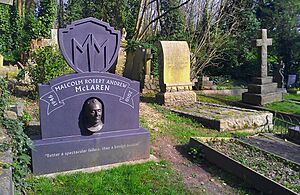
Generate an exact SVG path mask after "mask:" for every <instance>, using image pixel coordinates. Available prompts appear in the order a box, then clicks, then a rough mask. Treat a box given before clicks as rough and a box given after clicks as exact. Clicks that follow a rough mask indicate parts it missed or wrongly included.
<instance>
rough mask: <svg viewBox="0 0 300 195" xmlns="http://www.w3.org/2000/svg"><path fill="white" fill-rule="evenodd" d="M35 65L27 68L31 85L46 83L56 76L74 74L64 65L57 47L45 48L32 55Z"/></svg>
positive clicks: (64, 62)
mask: <svg viewBox="0 0 300 195" xmlns="http://www.w3.org/2000/svg"><path fill="white" fill-rule="evenodd" d="M32 59H33V61H34V62H35V63H36V64H34V65H31V66H30V67H29V76H30V77H31V79H32V82H33V84H35V86H36V87H37V84H38V83H47V82H49V81H50V80H51V79H53V78H56V77H58V76H61V75H64V74H68V73H72V72H74V71H73V70H72V69H71V68H70V67H69V66H68V65H67V63H66V61H65V60H64V58H63V56H62V55H61V54H60V52H59V50H58V48H57V47H53V46H45V47H42V48H39V49H37V50H36V51H35V52H34V53H33V55H32Z"/></svg>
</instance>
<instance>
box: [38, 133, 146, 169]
mask: <svg viewBox="0 0 300 195" xmlns="http://www.w3.org/2000/svg"><path fill="white" fill-rule="evenodd" d="M149 138H150V134H149V133H148V132H147V131H146V130H145V129H142V128H140V129H135V130H127V131H120V132H113V133H102V134H95V135H92V136H73V137H64V138H54V139H43V140H34V149H33V150H32V166H33V173H34V174H35V175H41V174H48V173H54V172H62V171H69V170H74V169H82V168H86V167H95V166H100V165H107V164H113V163H119V162H125V161H132V160H139V159H148V158H149V153H150V141H149ZM45 165H46V166H45Z"/></svg>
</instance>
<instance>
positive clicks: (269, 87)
mask: <svg viewBox="0 0 300 195" xmlns="http://www.w3.org/2000/svg"><path fill="white" fill-rule="evenodd" d="M276 91H277V83H268V84H263V85H256V84H249V85H248V92H249V93H257V94H268V93H274V92H276Z"/></svg>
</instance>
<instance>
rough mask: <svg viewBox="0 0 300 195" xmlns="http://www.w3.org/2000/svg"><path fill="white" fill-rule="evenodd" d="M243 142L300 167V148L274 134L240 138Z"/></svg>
mask: <svg viewBox="0 0 300 195" xmlns="http://www.w3.org/2000/svg"><path fill="white" fill-rule="evenodd" d="M240 139H241V140H242V141H244V142H246V143H248V144H251V145H254V146H256V147H259V148H260V149H262V150H266V151H268V152H270V153H273V154H275V155H278V156H280V157H282V158H285V159H288V160H290V161H292V162H294V163H296V164H298V165H300V155H299V154H300V146H299V145H297V144H294V143H293V142H289V141H287V140H286V139H283V137H279V136H277V135H274V134H272V133H264V134H259V135H255V136H250V137H245V138H240Z"/></svg>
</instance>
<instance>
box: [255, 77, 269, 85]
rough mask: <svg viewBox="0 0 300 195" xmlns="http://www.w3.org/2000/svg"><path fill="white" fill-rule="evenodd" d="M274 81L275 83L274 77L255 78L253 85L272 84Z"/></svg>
mask: <svg viewBox="0 0 300 195" xmlns="http://www.w3.org/2000/svg"><path fill="white" fill-rule="evenodd" d="M272 81H273V77H253V78H252V83H253V84H258V85H263V84H267V83H272Z"/></svg>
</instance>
